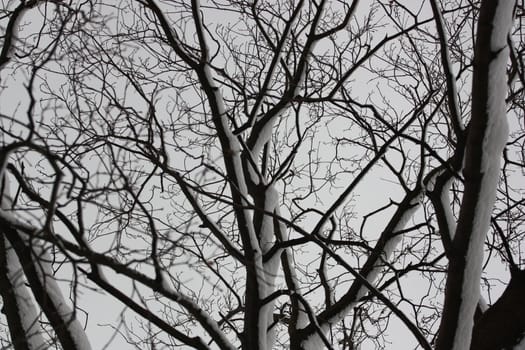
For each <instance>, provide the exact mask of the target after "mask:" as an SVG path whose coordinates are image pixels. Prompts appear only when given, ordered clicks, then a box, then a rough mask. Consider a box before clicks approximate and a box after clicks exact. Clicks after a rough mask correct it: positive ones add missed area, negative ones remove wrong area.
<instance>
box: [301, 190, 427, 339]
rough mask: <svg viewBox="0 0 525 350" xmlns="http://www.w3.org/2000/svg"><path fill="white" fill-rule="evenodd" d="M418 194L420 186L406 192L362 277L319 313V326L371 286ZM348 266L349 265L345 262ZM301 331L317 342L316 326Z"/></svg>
mask: <svg viewBox="0 0 525 350" xmlns="http://www.w3.org/2000/svg"><path fill="white" fill-rule="evenodd" d="M421 195H422V189H421V188H418V189H416V190H415V191H413V192H410V193H408V194H407V195H406V196H405V198H404V199H403V201H402V202H401V203H400V205H399V207H398V209H397V210H396V212H395V213H394V215H393V216H392V218H391V220H390V221H389V222H388V224H387V225H386V227H385V229H384V231H383V233H382V234H381V237H380V238H379V240H378V242H377V243H376V246H375V247H374V249H373V250H372V252H371V254H370V256H369V257H368V259H367V261H366V262H365V264H364V265H363V267H362V268H361V270H360V271H359V273H358V275H359V276H360V277H362V279H361V278H356V279H355V281H354V282H353V283H352V285H351V286H350V288H349V290H348V291H347V292H346V293H345V294H344V295H343V296H342V297H341V298H340V299H339V300H337V301H336V302H335V303H334V304H333V305H332V306H331V307H329V308H327V309H326V310H325V311H323V312H322V313H321V314H320V315H318V318H319V320H322V321H320V327H321V329H325V328H326V327H325V326H326V325H327V324H334V323H337V322H339V321H340V320H342V319H343V318H344V317H346V316H347V315H348V314H349V313H350V312H351V311H352V309H353V308H354V306H355V305H356V303H357V302H358V301H359V299H360V298H361V297H363V296H364V295H365V294H366V293H367V291H369V290H370V287H373V285H374V282H375V280H376V278H377V275H378V273H379V272H380V271H381V270H382V269H383V267H384V262H385V261H388V260H389V258H390V255H391V253H392V252H393V250H394V249H395V247H396V245H397V244H398V243H399V241H400V238H401V235H400V234H399V231H401V230H403V229H404V228H405V226H406V224H407V222H408V221H409V220H410V219H411V218H412V216H413V215H414V213H415V212H416V211H417V210H418V209H419V207H420V197H421ZM327 251H328V250H327ZM332 257H333V256H332ZM341 263H342V264H343V266H345V265H347V264H346V263H345V262H343V261H341ZM348 268H350V267H349V266H348ZM356 274H357V272H356ZM368 285H369V286H368ZM301 333H302V334H303V337H304V338H303V343H302V344H303V346H305V347H307V346H308V347H311V346H314V345H311V344H318V343H319V341H320V339H319V335H318V334H317V333H316V332H315V327H314V325H312V324H309V325H308V326H307V327H305V328H303V329H301ZM309 344H310V345H309Z"/></svg>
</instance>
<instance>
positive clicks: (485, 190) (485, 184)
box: [453, 0, 514, 350]
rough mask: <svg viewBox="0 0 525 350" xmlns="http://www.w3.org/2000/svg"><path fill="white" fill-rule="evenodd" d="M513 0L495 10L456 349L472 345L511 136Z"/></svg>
mask: <svg viewBox="0 0 525 350" xmlns="http://www.w3.org/2000/svg"><path fill="white" fill-rule="evenodd" d="M513 7H514V1H508V0H500V1H498V5H497V8H496V12H495V19H494V22H493V32H492V36H491V48H492V50H493V51H498V52H499V53H498V54H497V56H496V57H495V59H494V60H493V61H492V62H491V63H490V66H489V73H488V74H489V83H488V101H487V115H488V121H487V130H486V132H485V135H484V139H483V144H482V147H483V152H482V169H481V171H482V172H483V175H482V180H481V192H480V193H479V197H478V202H477V205H476V215H475V217H474V222H473V227H472V233H471V240H470V242H469V247H468V251H467V256H466V266H465V272H464V276H465V278H464V280H463V287H462V302H461V306H460V312H459V315H460V317H459V319H458V328H457V331H456V335H455V338H454V344H453V350H466V349H469V347H470V341H471V333H472V327H473V322H474V320H473V315H474V312H475V309H476V306H477V305H478V301H479V298H480V285H479V281H480V278H481V270H482V264H483V243H484V239H485V236H486V233H487V231H488V228H489V225H490V217H491V214H492V209H493V206H494V202H495V200H496V192H497V185H498V181H499V173H500V160H501V154H502V152H503V148H504V147H505V144H506V141H507V137H508V125H507V120H506V106H505V93H506V91H507V89H506V88H507V86H506V64H507V58H508V48H507V47H506V40H507V34H508V33H509V31H510V28H511V26H512V11H513Z"/></svg>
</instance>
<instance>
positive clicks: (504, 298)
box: [470, 270, 525, 350]
mask: <svg viewBox="0 0 525 350" xmlns="http://www.w3.org/2000/svg"><path fill="white" fill-rule="evenodd" d="M524 295H525V271H520V270H515V271H511V278H510V283H509V284H508V286H507V288H506V289H505V291H504V292H503V294H502V295H501V297H500V298H499V299H498V301H496V303H495V304H494V305H492V306H491V307H490V308H489V309H488V310H487V311H486V312H485V313H484V314H483V316H482V317H481V318H480V320H479V321H478V322H476V324H475V326H474V331H473V334H472V344H471V346H470V349H471V350H500V349H510V348H512V347H513V346H514V345H516V344H517V343H518V342H519V341H520V339H521V338H522V337H523V333H524V331H525V298H524V297H523V296H524Z"/></svg>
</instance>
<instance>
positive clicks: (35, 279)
mask: <svg viewBox="0 0 525 350" xmlns="http://www.w3.org/2000/svg"><path fill="white" fill-rule="evenodd" d="M5 234H6V236H7V237H8V239H9V243H10V244H11V245H12V246H13V248H14V250H15V251H16V254H17V256H18V259H19V260H20V262H21V265H22V266H23V270H24V273H25V275H26V278H27V281H28V283H29V286H30V288H31V290H32V291H33V295H34V297H35V299H36V301H37V302H38V304H39V305H40V307H41V309H42V311H43V312H44V314H45V315H46V318H47V319H48V321H49V323H50V324H51V326H52V327H53V330H54V331H55V333H56V335H57V338H58V340H59V342H60V344H61V345H62V347H63V348H65V349H71V350H91V346H90V343H89V341H88V339H87V336H86V333H85V331H84V329H83V327H82V325H81V324H80V322H79V321H78V320H77V319H76V317H75V312H74V311H72V310H71V309H70V307H69V306H68V305H67V302H66V300H65V298H64V296H63V295H62V292H61V291H60V288H59V286H58V284H57V282H56V280H55V278H54V276H53V269H52V268H51V261H52V259H51V256H50V255H49V253H48V251H47V249H46V247H45V246H44V243H43V242H42V241H40V240H38V239H33V238H30V237H29V236H27V235H26V234H24V233H21V232H19V231H18V230H17V229H16V228H14V227H8V228H5Z"/></svg>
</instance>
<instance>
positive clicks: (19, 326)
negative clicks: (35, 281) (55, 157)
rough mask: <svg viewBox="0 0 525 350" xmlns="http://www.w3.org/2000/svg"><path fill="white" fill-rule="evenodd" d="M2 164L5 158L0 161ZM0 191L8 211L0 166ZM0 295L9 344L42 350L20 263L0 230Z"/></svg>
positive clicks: (18, 348)
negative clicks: (7, 328) (0, 190)
mask: <svg viewBox="0 0 525 350" xmlns="http://www.w3.org/2000/svg"><path fill="white" fill-rule="evenodd" d="M3 161H4V162H2V163H4V165H5V162H6V161H7V159H3ZM0 167H1V168H2V169H1V170H0V179H2V186H1V187H2V192H1V193H0V201H1V205H0V207H1V210H2V212H3V211H4V210H8V209H9V203H10V200H9V198H8V188H9V185H8V183H7V177H4V176H3V170H5V166H0ZM0 296H1V297H2V303H3V308H2V312H3V313H4V314H5V316H6V318H7V324H8V327H9V333H10V335H11V341H12V342H13V346H14V348H15V349H16V350H26V349H27V350H38V349H41V350H44V349H47V347H48V345H47V343H46V341H45V339H44V337H43V336H42V334H41V329H40V323H39V317H38V316H39V310H38V308H37V307H36V305H35V303H34V299H33V298H32V297H31V294H30V291H29V289H28V288H27V287H26V280H25V278H24V272H23V270H22V266H21V265H20V261H19V260H18V257H17V256H16V253H15V251H14V250H13V248H12V247H11V244H10V243H9V241H8V240H7V239H6V238H5V236H4V233H3V232H2V230H0Z"/></svg>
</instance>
